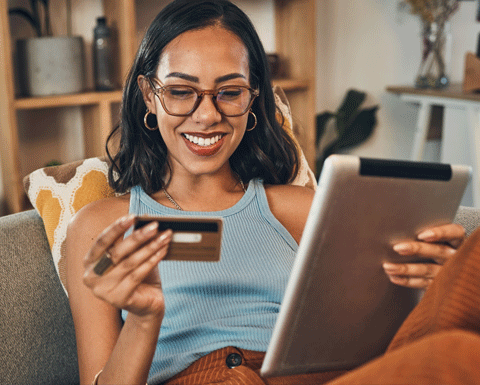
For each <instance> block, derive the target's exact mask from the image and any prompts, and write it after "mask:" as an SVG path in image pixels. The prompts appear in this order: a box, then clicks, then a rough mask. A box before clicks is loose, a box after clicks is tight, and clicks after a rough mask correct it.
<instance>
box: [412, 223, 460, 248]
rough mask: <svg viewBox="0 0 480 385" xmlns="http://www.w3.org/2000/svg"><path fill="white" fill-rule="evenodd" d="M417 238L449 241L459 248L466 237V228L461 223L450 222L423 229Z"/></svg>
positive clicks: (426, 240) (430, 240) (431, 240)
mask: <svg viewBox="0 0 480 385" xmlns="http://www.w3.org/2000/svg"><path fill="white" fill-rule="evenodd" d="M417 238H418V239H419V240H421V241H425V242H448V243H449V244H450V245H451V246H453V247H455V248H457V247H458V246H460V244H461V243H462V242H463V240H464V239H465V229H464V228H463V226H461V225H459V224H456V223H449V224H447V225H442V226H436V227H432V228H429V229H427V230H425V231H422V232H421V233H420V234H418V236H417Z"/></svg>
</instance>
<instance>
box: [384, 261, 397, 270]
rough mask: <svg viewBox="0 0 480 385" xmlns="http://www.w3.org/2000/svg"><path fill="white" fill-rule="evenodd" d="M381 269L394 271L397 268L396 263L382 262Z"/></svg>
mask: <svg viewBox="0 0 480 385" xmlns="http://www.w3.org/2000/svg"><path fill="white" fill-rule="evenodd" d="M383 269H384V270H386V271H389V272H392V271H396V270H397V265H395V264H393V263H390V262H384V263H383Z"/></svg>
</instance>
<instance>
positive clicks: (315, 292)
mask: <svg viewBox="0 0 480 385" xmlns="http://www.w3.org/2000/svg"><path fill="white" fill-rule="evenodd" d="M471 172H472V170H471V168H470V167H468V166H463V165H448V164H438V163H423V162H406V161H393V160H380V159H363V158H359V157H356V156H350V155H332V156H330V157H329V158H327V160H326V161H325V163H324V167H323V170H322V173H321V175H320V179H319V182H318V189H317V191H316V193H315V197H314V200H313V204H312V207H311V210H310V214H309V217H308V219H307V223H306V226H305V230H304V233H303V236H302V239H301V242H300V244H299V249H298V252H297V256H296V259H295V263H294V266H293V269H292V272H291V275H290V279H289V282H288V284H287V288H286V291H285V296H284V300H283V302H282V306H281V308H280V313H279V316H278V319H277V322H276V325H275V327H274V330H273V334H272V338H271V341H270V344H269V347H268V349H267V353H266V356H265V360H264V362H263V365H262V368H261V374H262V375H263V376H264V377H271V376H284V375H292V374H300V373H310V372H319V371H328V370H340V369H351V368H354V367H356V366H358V365H360V364H362V363H365V362H366V361H368V360H370V359H372V358H374V357H375V356H378V355H380V354H381V353H383V352H384V351H385V349H386V347H387V346H388V343H389V342H390V341H391V339H392V337H393V335H394V334H395V332H396V331H397V330H398V328H399V326H400V325H401V323H402V322H403V320H404V319H405V318H406V316H407V315H408V313H409V312H410V311H411V310H412V309H413V307H414V306H415V305H416V303H417V302H418V297H419V291H417V290H413V289H407V288H403V287H400V286H397V285H394V284H392V283H391V282H390V281H389V280H388V278H387V276H386V274H385V272H384V270H383V268H382V264H383V262H385V261H392V262H407V259H406V258H405V257H403V258H402V257H401V256H399V255H398V254H396V253H395V252H393V250H392V245H393V244H395V243H397V242H401V241H402V240H409V239H414V238H415V236H416V234H418V233H419V232H421V231H422V230H423V229H425V228H427V227H430V226H435V225H441V224H446V223H450V222H452V221H453V219H454V216H455V213H456V212H457V209H458V206H459V205H460V202H461V199H462V196H463V193H464V191H465V188H466V186H467V184H468V181H469V180H470V176H471ZM412 262H415V261H412Z"/></svg>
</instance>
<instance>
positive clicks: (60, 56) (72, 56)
mask: <svg viewBox="0 0 480 385" xmlns="http://www.w3.org/2000/svg"><path fill="white" fill-rule="evenodd" d="M66 1H67V12H68V13H69V10H70V0H66ZM9 14H10V16H11V17H15V16H18V17H20V18H22V19H24V20H26V21H27V22H28V23H29V24H30V25H31V27H32V29H33V31H34V32H35V35H36V36H35V37H31V38H27V39H19V40H17V45H16V48H17V68H18V79H19V83H20V84H19V85H20V91H21V93H22V95H25V96H45V95H56V94H67V93H76V92H80V91H83V88H84V70H83V61H84V53H83V39H82V37H80V36H71V33H70V32H69V33H68V35H67V36H53V33H52V28H51V23H50V16H51V15H50V8H49V0H30V9H27V8H23V7H14V8H11V9H10V10H9ZM42 15H43V16H42ZM68 24H69V23H68ZM67 29H68V31H70V26H69V25H68V26H67Z"/></svg>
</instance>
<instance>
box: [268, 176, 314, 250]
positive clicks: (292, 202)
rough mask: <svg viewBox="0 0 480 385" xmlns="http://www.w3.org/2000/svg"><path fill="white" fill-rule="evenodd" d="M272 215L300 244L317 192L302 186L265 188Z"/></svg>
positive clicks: (272, 186) (270, 186)
mask: <svg viewBox="0 0 480 385" xmlns="http://www.w3.org/2000/svg"><path fill="white" fill-rule="evenodd" d="M265 192H266V194H267V199H268V204H269V206H270V210H271V212H272V214H273V215H274V216H275V217H276V218H277V219H278V220H279V221H280V223H281V224H282V225H284V226H285V228H286V229H287V230H288V231H289V232H290V234H292V236H293V237H294V238H295V240H296V241H297V242H300V238H301V235H302V233H303V228H304V227H305V222H306V221H307V217H308V213H309V212H310V207H311V205H312V201H313V197H314V195H315V191H314V190H312V189H310V188H307V187H302V186H292V185H268V186H265Z"/></svg>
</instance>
